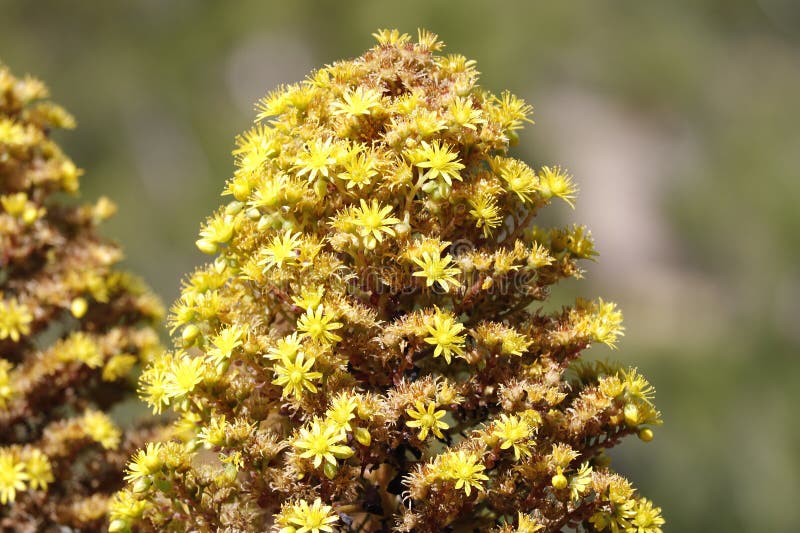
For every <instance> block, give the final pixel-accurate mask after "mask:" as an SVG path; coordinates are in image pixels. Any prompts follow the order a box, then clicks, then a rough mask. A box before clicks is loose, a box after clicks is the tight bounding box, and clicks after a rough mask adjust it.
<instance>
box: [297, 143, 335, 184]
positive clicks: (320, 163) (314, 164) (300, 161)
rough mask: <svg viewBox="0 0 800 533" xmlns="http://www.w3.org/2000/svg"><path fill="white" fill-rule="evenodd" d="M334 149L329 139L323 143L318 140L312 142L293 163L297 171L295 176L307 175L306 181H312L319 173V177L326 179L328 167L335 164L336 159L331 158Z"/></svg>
mask: <svg viewBox="0 0 800 533" xmlns="http://www.w3.org/2000/svg"><path fill="white" fill-rule="evenodd" d="M336 148H337V147H336V145H334V144H332V143H331V139H327V140H326V141H324V142H323V141H321V140H319V139H316V140H314V142H312V143H311V144H309V145H308V147H307V148H306V150H304V151H303V152H302V153H301V154H300V156H299V157H298V158H297V160H296V161H295V165H296V166H297V168H298V169H299V170H298V172H297V176H298V177H299V176H303V175H305V174H308V181H314V178H316V177H317V172H319V173H320V175H322V176H325V177H326V178H327V177H328V172H329V167H331V166H333V165H334V164H335V163H336V158H335V157H333V155H334V152H335V151H336Z"/></svg>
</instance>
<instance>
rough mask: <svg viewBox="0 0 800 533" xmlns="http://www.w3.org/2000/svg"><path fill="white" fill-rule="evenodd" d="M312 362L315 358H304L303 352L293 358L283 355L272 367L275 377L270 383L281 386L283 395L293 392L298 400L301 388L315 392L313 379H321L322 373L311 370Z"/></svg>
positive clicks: (301, 393)
mask: <svg viewBox="0 0 800 533" xmlns="http://www.w3.org/2000/svg"><path fill="white" fill-rule="evenodd" d="M314 362H315V359H314V358H313V357H309V358H308V360H305V354H304V353H303V352H299V353H298V354H297V357H296V358H295V359H294V360H292V359H289V358H288V357H283V358H282V359H281V361H280V363H278V364H276V365H275V368H274V369H273V370H274V372H275V379H273V380H272V383H273V384H274V385H280V386H281V387H283V396H284V397H286V396H289V395H290V394H294V397H295V398H297V399H298V400H299V399H300V397H301V396H303V389H307V390H309V391H310V392H312V393H316V392H317V387H316V385H314V383H313V380H317V379H321V378H322V373H321V372H311V367H312V366H314Z"/></svg>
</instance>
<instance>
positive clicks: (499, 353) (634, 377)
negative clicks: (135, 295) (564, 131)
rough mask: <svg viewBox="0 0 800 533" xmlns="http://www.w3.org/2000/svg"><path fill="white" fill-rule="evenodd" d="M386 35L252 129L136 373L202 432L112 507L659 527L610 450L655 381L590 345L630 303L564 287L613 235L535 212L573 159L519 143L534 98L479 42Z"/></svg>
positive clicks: (180, 522) (186, 527) (185, 514)
mask: <svg viewBox="0 0 800 533" xmlns="http://www.w3.org/2000/svg"><path fill="white" fill-rule="evenodd" d="M376 38H377V41H378V44H377V46H375V47H374V48H372V49H370V50H368V51H367V52H366V53H364V54H363V55H362V56H361V57H358V58H356V59H353V60H348V61H341V62H336V63H333V64H332V65H329V66H326V67H325V68H322V69H320V70H318V71H316V72H313V73H312V74H311V75H309V76H308V78H307V79H306V80H305V81H303V82H301V83H298V84H294V85H289V86H285V87H280V88H278V89H277V90H275V91H274V92H272V93H270V94H268V95H267V96H266V97H265V98H263V99H262V100H261V101H260V102H259V103H258V110H259V114H258V116H257V118H256V124H255V126H254V127H253V128H252V129H250V130H249V131H247V132H246V133H244V134H243V135H241V136H240V137H239V138H238V139H237V147H236V149H235V151H234V155H235V157H236V166H237V169H236V171H235V173H234V175H233V177H232V179H230V180H229V181H228V183H227V186H226V187H225V190H224V194H226V195H228V196H230V197H231V198H230V199H229V201H228V202H227V203H226V204H225V205H223V206H221V207H220V208H219V210H217V211H216V212H215V213H214V214H213V215H211V216H210V217H209V218H208V220H207V221H206V222H205V224H204V225H203V227H202V229H201V232H200V238H199V240H198V241H197V246H198V247H199V248H200V250H202V251H203V252H206V253H208V254H211V255H214V259H213V260H212V261H211V262H209V263H208V264H206V265H205V266H203V267H201V268H199V269H198V270H197V271H195V272H194V273H192V274H191V275H190V276H189V277H188V278H187V280H186V282H185V285H184V287H183V291H182V295H181V297H180V298H179V300H178V301H177V302H176V303H175V304H174V306H173V307H172V310H171V325H172V327H173V332H174V333H175V349H174V350H173V351H169V352H164V353H163V354H162V355H161V356H160V357H158V358H156V359H155V360H154V361H153V363H152V364H151V365H150V366H149V367H148V368H147V369H146V370H145V371H144V373H143V374H142V377H141V382H140V383H141V385H140V390H141V396H142V398H143V399H144V400H145V401H146V402H147V403H148V404H149V405H150V406H151V407H152V408H153V410H154V411H155V412H157V413H158V412H161V411H162V410H163V409H165V408H170V409H172V410H174V411H175V412H176V413H177V415H178V416H179V417H180V418H179V421H178V422H177V428H176V429H177V431H178V433H179V434H181V435H182V437H183V438H182V439H175V440H172V441H169V442H159V443H151V444H150V445H148V446H147V447H146V448H144V449H142V450H140V451H139V452H138V453H137V455H136V456H135V457H134V458H133V459H132V461H131V463H130V465H129V480H130V482H131V483H130V485H129V487H128V488H127V489H125V490H124V491H122V492H120V493H119V494H118V495H117V497H116V500H115V501H114V503H113V506H112V517H113V522H112V525H111V527H112V530H113V531H125V530H130V529H131V528H136V529H137V530H142V531H148V530H154V531H265V530H267V529H269V528H272V529H273V530H274V531H280V532H281V533H305V532H314V533H318V532H320V531H325V532H331V531H334V530H337V531H352V532H355V531H388V530H393V531H395V530H396V531H416V532H419V533H423V532H439V531H476V530H479V531H497V532H503V533H508V532H511V531H519V532H523V531H527V532H532V531H548V532H556V531H562V530H564V529H569V528H583V529H585V530H589V531H613V532H614V533H617V532H619V531H626V532H627V531H631V532H633V531H635V532H639V533H645V532H650V533H660V531H661V529H660V525H661V524H662V523H663V519H662V518H661V516H660V509H658V508H657V507H653V505H652V503H651V502H650V501H649V500H647V499H645V498H644V497H641V496H639V495H638V494H637V492H636V491H635V489H634V488H633V486H632V485H631V483H630V482H629V481H627V480H626V479H625V478H624V477H623V476H621V475H619V474H618V473H615V472H614V471H613V470H611V468H610V466H609V458H608V456H607V455H605V454H604V453H603V451H604V450H605V449H607V448H609V447H611V446H613V445H615V444H617V443H618V442H619V441H620V439H621V438H623V437H625V436H627V435H636V434H638V435H639V436H640V438H641V439H642V440H644V441H648V440H650V439H651V438H652V436H653V432H652V429H651V427H652V426H655V425H657V424H659V423H660V417H659V413H658V412H657V411H656V409H655V408H654V406H653V404H652V396H653V388H652V387H651V386H650V385H649V384H648V382H647V381H646V380H645V379H644V378H643V377H642V376H641V375H640V374H639V373H638V372H637V371H636V370H635V369H632V368H630V369H625V368H621V367H619V366H618V365H614V364H611V363H604V362H587V361H583V360H582V359H581V356H582V353H583V351H584V350H585V349H587V348H589V347H590V345H592V344H593V343H605V344H607V345H611V346H613V345H614V343H615V341H616V340H617V338H618V336H619V335H621V334H622V326H621V319H622V317H621V313H620V311H619V310H618V309H617V308H616V306H615V305H614V304H612V303H609V302H606V301H603V300H601V299H597V300H583V299H579V300H578V301H577V302H575V304H574V305H572V306H569V307H565V308H563V309H560V310H555V311H553V310H550V309H549V308H547V307H546V305H545V302H546V301H547V299H548V296H549V294H550V290H551V288H552V287H553V286H554V285H555V284H556V283H557V282H558V281H559V280H562V279H565V278H579V277H581V274H582V270H581V269H580V266H579V265H580V262H581V261H583V260H587V259H592V258H593V257H594V256H595V255H596V253H595V250H594V247H593V244H592V240H591V235H590V233H589V232H588V230H587V229H586V228H584V227H581V226H570V227H564V228H542V227H538V226H536V225H535V224H534V221H535V217H536V215H537V214H538V213H539V211H540V210H541V209H542V208H544V207H546V206H547V205H548V204H550V203H551V202H553V201H565V202H567V203H569V204H570V205H572V202H573V200H574V198H575V194H576V186H575V184H574V182H573V179H572V177H571V176H570V175H569V174H568V173H567V172H566V171H564V170H562V169H561V168H560V167H557V166H550V167H548V166H542V167H540V168H537V169H534V168H532V167H531V166H529V165H527V164H526V163H524V162H523V161H521V160H519V159H516V158H514V157H513V156H512V155H511V154H510V147H511V146H512V145H514V144H515V143H516V141H517V135H518V133H519V131H520V130H521V129H522V127H523V125H524V124H525V122H526V121H528V120H529V119H528V116H529V114H530V112H531V107H530V106H529V105H527V104H525V103H524V102H523V101H522V100H520V99H519V98H517V97H515V96H513V95H511V94H509V93H503V94H501V95H500V96H496V95H493V94H490V93H489V92H487V91H485V90H483V89H481V88H480V87H479V86H478V85H477V84H476V81H477V77H478V74H477V72H476V70H475V63H474V61H471V60H468V59H466V58H465V57H463V56H460V55H442V54H440V53H439V52H440V50H441V49H442V44H441V43H440V42H439V41H438V40H437V37H436V36H435V35H433V34H431V33H429V32H427V31H420V32H419V38H418V40H417V42H412V41H411V39H410V37H409V36H408V35H406V34H401V33H399V32H398V31H396V30H391V31H390V30H381V31H379V32H378V33H377V34H376Z"/></svg>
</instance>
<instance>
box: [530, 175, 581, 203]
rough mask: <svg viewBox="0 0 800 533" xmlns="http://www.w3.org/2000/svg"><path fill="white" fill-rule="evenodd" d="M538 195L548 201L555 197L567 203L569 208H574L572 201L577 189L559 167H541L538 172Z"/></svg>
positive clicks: (569, 177)
mask: <svg viewBox="0 0 800 533" xmlns="http://www.w3.org/2000/svg"><path fill="white" fill-rule="evenodd" d="M537 188H538V191H539V194H541V195H542V198H544V199H545V200H549V199H550V198H552V197H553V196H557V197H559V198H561V199H562V200H564V201H565V202H567V203H568V204H569V206H570V207H572V208H575V204H574V203H572V200H574V199H575V193H576V192H578V188H577V187H576V186H575V184H574V183H572V177H571V176H570V175H569V174H567V173H565V172H562V170H561V168H560V167H554V168H550V167H542V169H541V170H540V171H539V184H538V186H537Z"/></svg>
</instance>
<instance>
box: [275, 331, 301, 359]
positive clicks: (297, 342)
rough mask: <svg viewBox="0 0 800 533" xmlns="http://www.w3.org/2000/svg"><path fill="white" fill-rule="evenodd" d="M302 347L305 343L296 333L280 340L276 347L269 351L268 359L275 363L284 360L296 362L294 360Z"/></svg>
mask: <svg viewBox="0 0 800 533" xmlns="http://www.w3.org/2000/svg"><path fill="white" fill-rule="evenodd" d="M302 347H303V341H302V340H301V339H300V337H299V336H298V335H297V332H296V331H295V332H294V333H292V334H290V335H287V336H285V337H283V338H281V339H278V342H277V343H276V344H275V346H273V347H272V348H270V349H269V350H268V351H267V355H266V357H268V358H270V359H272V360H275V361H278V360H281V359H283V358H286V359H289V360H290V361H294V358H295V357H296V356H297V352H299V351H300V349H301V348H302Z"/></svg>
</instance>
